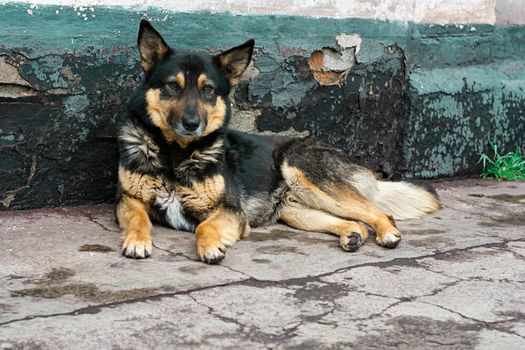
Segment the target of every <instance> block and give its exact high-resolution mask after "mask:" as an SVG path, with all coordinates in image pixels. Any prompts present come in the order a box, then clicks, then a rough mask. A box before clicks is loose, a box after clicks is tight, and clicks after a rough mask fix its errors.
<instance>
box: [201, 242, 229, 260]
mask: <svg viewBox="0 0 525 350" xmlns="http://www.w3.org/2000/svg"><path fill="white" fill-rule="evenodd" d="M197 254H198V255H199V258H200V259H201V261H202V262H205V263H206V264H218V263H220V262H221V261H222V259H224V257H225V256H226V248H224V246H220V247H208V248H202V249H199V250H198V251H197Z"/></svg>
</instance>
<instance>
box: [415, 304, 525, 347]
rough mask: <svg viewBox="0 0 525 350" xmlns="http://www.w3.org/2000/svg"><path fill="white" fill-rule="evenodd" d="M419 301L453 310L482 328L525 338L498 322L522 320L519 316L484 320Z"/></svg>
mask: <svg viewBox="0 0 525 350" xmlns="http://www.w3.org/2000/svg"><path fill="white" fill-rule="evenodd" d="M417 301H418V302H420V303H423V304H428V305H432V306H435V307H437V308H440V309H442V310H445V311H448V312H451V313H453V314H455V315H458V316H460V317H461V318H463V319H465V320H469V321H472V322H474V323H476V324H477V325H478V326H481V327H482V328H485V329H488V330H495V331H498V332H503V333H507V334H512V335H516V336H518V337H520V338H522V339H525V336H522V335H520V334H518V333H516V332H514V331H511V330H508V329H505V328H502V327H498V326H497V325H498V324H502V323H508V322H513V321H518V320H521V319H520V318H518V317H515V318H512V319H508V320H500V321H483V320H478V319H477V318H474V317H469V316H467V315H464V314H462V313H461V312H459V311H455V310H452V309H449V308H446V307H444V306H441V305H439V304H434V303H431V302H428V301H422V300H417Z"/></svg>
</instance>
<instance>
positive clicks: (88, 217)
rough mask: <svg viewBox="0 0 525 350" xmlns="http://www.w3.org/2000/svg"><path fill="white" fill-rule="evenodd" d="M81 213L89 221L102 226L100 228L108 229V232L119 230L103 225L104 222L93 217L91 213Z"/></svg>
mask: <svg viewBox="0 0 525 350" xmlns="http://www.w3.org/2000/svg"><path fill="white" fill-rule="evenodd" d="M83 214H84V216H85V217H86V218H87V219H88V220H89V221H91V222H93V223H95V224H97V225H98V226H100V227H102V229H103V230H104V231H109V232H120V231H119V230H112V229H110V228H108V227H106V225H104V224H102V223H100V222H98V221H97V220H96V219H94V218H93V217H92V216H91V215H89V214H87V213H83Z"/></svg>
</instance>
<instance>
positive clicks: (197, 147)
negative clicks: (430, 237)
mask: <svg viewBox="0 0 525 350" xmlns="http://www.w3.org/2000/svg"><path fill="white" fill-rule="evenodd" d="M138 46H139V51H140V58H141V65H142V68H143V70H144V74H145V79H144V82H143V83H142V84H141V85H140V86H139V87H138V88H137V89H136V90H135V92H134V93H133V95H132V96H131V98H130V100H129V105H128V113H127V116H126V118H125V120H124V121H123V124H122V126H121V128H120V132H119V147H120V164H119V194H118V205H117V219H118V222H119V225H120V228H121V230H122V232H123V233H124V236H125V240H124V244H123V245H122V253H123V254H124V255H125V256H127V257H130V258H146V257H148V256H150V255H151V251H152V240H151V221H150V220H154V221H158V222H160V223H163V224H166V225H169V226H171V227H173V228H174V229H178V230H188V231H195V238H196V241H197V254H198V256H199V258H200V259H201V260H202V261H203V262H205V263H208V264H215V263H218V262H220V261H221V260H222V259H223V258H224V256H225V253H226V250H225V247H226V246H231V245H233V244H234V243H235V242H236V241H237V240H239V239H240V238H241V237H246V236H247V235H248V233H249V232H250V227H257V226H265V225H270V224H273V223H275V222H276V221H277V220H281V221H283V222H285V223H286V224H288V225H290V226H292V227H295V228H298V229H301V230H306V231H316V232H324V233H331V234H335V235H338V236H339V242H340V245H341V247H342V248H343V249H344V250H346V251H350V252H353V251H355V250H357V249H358V248H359V247H360V246H361V245H362V244H363V243H364V242H365V241H366V239H367V237H368V231H367V227H366V226H365V225H363V223H365V224H367V225H369V226H370V227H372V228H373V229H374V230H375V232H376V242H377V244H379V245H381V246H384V247H388V248H393V247H395V246H397V244H398V243H399V242H400V239H401V238H400V233H399V231H398V229H397V228H396V225H395V223H394V219H393V217H395V218H396V219H407V218H416V217H420V216H422V215H423V214H425V213H430V212H433V211H435V210H437V208H438V207H439V201H438V199H437V198H436V197H435V196H434V195H433V194H432V193H430V192H428V191H426V190H425V189H423V188H420V187H418V186H415V185H412V184H409V183H405V182H383V181H378V180H376V178H375V177H374V175H373V173H372V172H371V171H369V170H367V169H365V168H363V167H360V166H358V165H355V164H352V163H351V161H350V159H349V157H348V156H347V155H346V154H345V153H344V152H343V151H341V150H339V149H336V148H334V147H331V146H329V145H326V144H323V143H321V142H318V141H316V140H314V139H312V138H309V137H307V138H290V137H269V136H257V135H248V134H244V133H241V132H238V131H235V130H232V129H228V122H229V120H230V117H231V102H230V98H229V95H230V91H231V90H232V89H233V88H234V87H235V85H236V84H237V83H238V81H239V78H240V77H241V74H242V73H243V72H244V70H245V69H246V67H247V66H248V64H249V63H250V60H251V56H252V51H253V46H254V41H253V40H248V41H247V42H246V43H244V44H242V45H240V46H237V47H234V48H232V49H230V50H228V51H226V52H223V53H221V54H219V55H216V56H213V55H210V54H206V53H200V52H193V51H185V50H178V49H172V48H171V47H169V46H168V45H167V44H166V42H165V41H164V39H163V38H162V37H161V36H160V34H159V33H158V32H157V31H156V30H155V29H154V28H153V27H152V26H151V25H150V23H149V22H147V21H144V20H143V21H142V22H141V24H140V31H139V37H138ZM392 215H393V217H392ZM354 220H355V221H354Z"/></svg>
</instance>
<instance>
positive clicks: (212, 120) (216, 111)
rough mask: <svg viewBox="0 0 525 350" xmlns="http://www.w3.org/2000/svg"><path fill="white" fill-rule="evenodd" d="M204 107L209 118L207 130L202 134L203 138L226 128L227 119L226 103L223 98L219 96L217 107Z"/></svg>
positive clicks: (206, 105)
mask: <svg viewBox="0 0 525 350" xmlns="http://www.w3.org/2000/svg"><path fill="white" fill-rule="evenodd" d="M203 107H204V108H205V111H206V115H207V116H208V122H207V125H206V129H204V132H203V133H202V135H203V136H206V135H209V134H211V133H212V132H214V131H215V130H217V129H219V128H220V127H222V126H224V121H225V119H226V103H225V102H224V99H223V98H222V97H221V96H217V100H216V103H215V106H211V105H209V104H205V105H204V106H203Z"/></svg>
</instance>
